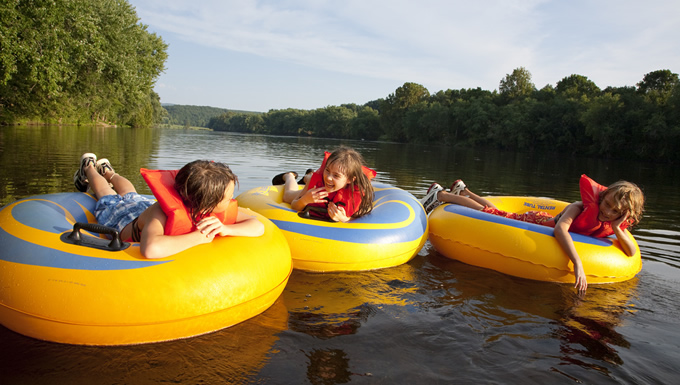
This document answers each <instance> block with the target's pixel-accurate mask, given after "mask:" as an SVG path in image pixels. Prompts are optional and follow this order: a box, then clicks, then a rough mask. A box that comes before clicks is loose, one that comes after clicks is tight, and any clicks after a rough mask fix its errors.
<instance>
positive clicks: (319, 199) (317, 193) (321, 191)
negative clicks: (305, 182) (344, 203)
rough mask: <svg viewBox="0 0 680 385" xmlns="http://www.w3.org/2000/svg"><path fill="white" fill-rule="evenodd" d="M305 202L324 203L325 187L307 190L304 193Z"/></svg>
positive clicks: (325, 196)
mask: <svg viewBox="0 0 680 385" xmlns="http://www.w3.org/2000/svg"><path fill="white" fill-rule="evenodd" d="M305 196H306V200H307V202H308V203H307V204H309V203H326V199H325V198H327V197H328V191H326V188H325V187H317V188H313V189H311V190H308V191H307V193H306V194H305Z"/></svg>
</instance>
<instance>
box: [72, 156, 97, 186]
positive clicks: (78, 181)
mask: <svg viewBox="0 0 680 385" xmlns="http://www.w3.org/2000/svg"><path fill="white" fill-rule="evenodd" d="M90 164H91V165H93V166H96V165H97V155H95V154H92V153H90V152H86V153H85V154H83V155H82V156H81V157H80V167H79V168H78V170H76V173H75V174H74V175H73V185H75V186H76V189H77V190H78V191H82V192H85V191H87V188H88V187H89V186H90V182H89V181H88V180H87V175H85V168H86V167H87V166H89V165H90Z"/></svg>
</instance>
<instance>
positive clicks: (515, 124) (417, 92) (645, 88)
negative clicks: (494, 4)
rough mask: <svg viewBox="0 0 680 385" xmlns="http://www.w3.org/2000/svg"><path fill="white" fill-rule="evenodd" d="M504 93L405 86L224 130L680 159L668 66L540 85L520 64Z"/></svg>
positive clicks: (240, 119)
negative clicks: (381, 95)
mask: <svg viewBox="0 0 680 385" xmlns="http://www.w3.org/2000/svg"><path fill="white" fill-rule="evenodd" d="M500 90H501V91H500V93H497V92H496V91H493V92H491V91H486V90H482V89H481V88H474V89H460V90H451V89H449V90H446V91H438V92H437V93H435V94H432V95H431V94H430V92H429V91H428V90H427V89H426V88H425V87H423V86H422V85H419V84H415V83H405V84H404V85H403V86H402V87H399V88H398V89H397V90H396V91H395V92H394V93H393V94H390V95H389V96H388V97H387V98H385V99H379V100H374V101H371V102H368V103H366V104H365V105H363V106H357V105H354V104H345V105H342V106H339V107H336V106H328V107H325V108H320V109H316V110H311V111H306V110H297V109H286V110H271V111H269V112H267V113H264V114H260V115H253V114H243V113H236V112H233V111H230V112H227V113H224V114H222V115H220V116H218V117H215V118H213V119H211V120H210V123H209V124H208V127H210V128H213V129H215V130H223V131H235V132H249V133H261V134H274V135H305V136H307V135H308V136H318V137H329V138H345V139H366V140H378V139H380V140H391V141H398V142H410V143H437V144H444V145H452V146H455V145H466V146H494V147H498V148H504V149H512V150H519V151H539V150H540V151H557V152H559V153H562V154H573V155H582V156H603V157H612V158H635V159H645V160H656V161H665V162H678V161H680V155H679V154H680V86H679V85H678V75H677V74H674V73H672V72H670V71H668V70H662V71H654V72H651V73H649V74H647V75H645V76H644V77H643V79H642V81H641V82H640V83H638V85H637V89H636V88H635V87H619V88H612V87H608V88H605V89H604V90H601V89H600V88H599V87H598V86H597V85H596V84H595V83H594V82H593V81H591V80H589V79H588V78H587V77H585V76H583V75H570V76H567V77H565V78H563V79H561V80H560V81H558V82H557V84H556V86H554V87H553V86H552V85H546V86H545V87H543V88H541V89H540V90H537V89H536V88H535V87H534V85H533V83H531V74H530V73H529V71H527V70H526V69H525V68H518V69H516V70H515V71H513V72H512V74H509V75H506V77H505V78H504V79H503V80H502V81H501V87H500Z"/></svg>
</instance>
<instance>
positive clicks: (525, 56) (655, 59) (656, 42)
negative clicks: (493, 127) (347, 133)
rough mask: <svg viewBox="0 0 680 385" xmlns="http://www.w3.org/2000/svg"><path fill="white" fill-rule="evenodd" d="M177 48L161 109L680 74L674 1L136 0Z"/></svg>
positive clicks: (337, 100)
mask: <svg viewBox="0 0 680 385" xmlns="http://www.w3.org/2000/svg"><path fill="white" fill-rule="evenodd" d="M128 1H129V2H130V4H132V6H133V7H135V9H136V11H137V15H138V16H139V18H140V23H142V24H145V25H147V26H148V29H149V31H151V32H154V33H156V34H158V35H160V36H161V37H162V38H163V40H164V41H165V42H166V43H167V44H168V45H169V47H168V60H167V61H166V63H165V67H166V69H165V72H164V73H163V74H161V76H160V77H159V78H158V80H157V81H156V85H155V88H154V89H155V91H156V92H157V93H158V94H159V95H160V97H161V103H172V104H187V105H197V106H212V107H220V108H227V109H232V110H245V111H260V112H267V111H269V110H272V109H286V108H297V109H304V110H312V109H316V108H323V107H327V106H339V105H341V104H346V103H355V104H359V105H361V104H364V103H366V102H369V101H372V100H376V99H380V98H386V97H388V96H389V95H390V94H392V93H394V92H395V90H396V89H397V88H399V87H401V86H402V85H403V84H404V83H407V82H412V83H417V84H420V85H422V86H424V87H425V88H427V89H428V91H429V92H430V93H431V94H434V93H436V92H438V91H445V90H447V89H462V88H466V89H467V88H477V87H481V88H482V89H484V90H489V91H493V90H498V86H499V84H500V81H501V80H502V79H504V78H505V76H506V75H508V74H510V73H512V71H513V70H514V69H516V68H519V67H524V68H526V69H527V70H528V71H529V72H530V73H531V75H532V81H533V83H534V84H535V86H536V87H537V88H539V89H540V88H543V87H544V86H546V85H548V84H550V85H553V86H555V85H556V84H557V82H558V81H560V80H561V79H563V78H565V77H567V76H570V75H572V74H577V75H582V76H585V77H587V78H588V79H590V80H592V81H593V82H595V84H597V85H598V86H599V87H600V88H606V87H608V86H614V87H619V86H635V85H636V84H637V83H638V82H640V81H641V80H642V78H643V77H644V75H645V74H647V73H650V72H652V71H656V70H661V69H669V70H671V71H672V72H674V73H678V72H680V68H679V67H680V40H679V39H678V36H680V1H675V0H646V1H640V0H569V1H566V0H554V1H549V0H476V1H471V0H462V1H459V0H439V1H434V0H418V1H405V0H336V1H330V0H260V1H256V0H193V1H188V0H128Z"/></svg>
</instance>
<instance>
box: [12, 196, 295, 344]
mask: <svg viewBox="0 0 680 385" xmlns="http://www.w3.org/2000/svg"><path fill="white" fill-rule="evenodd" d="M94 205H95V199H94V198H93V197H92V196H90V195H88V194H85V193H63V194H51V195H40V196H34V197H30V198H26V199H22V200H19V201H16V202H14V203H11V204H9V205H7V206H5V207H4V208H2V210H1V211H0V244H1V245H2V248H1V249H0V282H2V290H0V323H1V324H2V325H4V326H5V327H7V328H9V329H11V330H14V331H16V332H18V333H21V334H24V335H27V336H29V337H34V338H37V339H41V340H47V341H54V342H61V343H69V344H82V345H125V344H139V343H146V342H157V341H165V340H174V339H179V338H185V337H191V336H196V335H200V334H205V333H209V332H212V331H215V330H219V329H222V328H225V327H228V326H231V325H234V324H236V323H239V322H241V321H244V320H246V319H248V318H251V317H254V316H255V315H257V314H260V313H262V312H263V311H264V310H266V309H267V308H269V307H270V306H271V305H272V304H273V303H274V301H275V300H276V299H277V298H278V297H279V295H280V294H281V292H282V291H283V289H284V287H285V286H286V283H287V282H288V278H289V276H290V274H291V272H292V260H291V257H290V249H289V248H288V243H287V242H286V239H285V238H284V236H283V234H282V233H281V231H280V230H279V229H278V228H277V227H276V226H274V224H273V223H272V222H271V221H269V220H267V219H266V218H264V217H262V216H260V215H257V217H258V219H259V220H260V221H261V222H262V223H264V225H265V234H264V235H262V236H260V237H255V238H248V237H224V238H216V239H215V240H214V241H213V242H212V243H209V244H205V245H199V246H196V247H193V248H191V249H189V250H186V251H184V252H181V253H178V254H175V255H173V256H171V257H168V258H163V259H157V260H149V259H145V258H143V257H142V256H141V254H140V252H139V244H138V243H132V244H130V245H129V247H127V248H126V249H123V250H119V251H109V250H103V249H96V248H90V247H85V246H80V245H75V244H69V243H65V242H64V241H63V240H62V236H63V235H65V234H67V233H71V230H72V229H73V224H74V223H75V222H90V223H96V220H95V218H94V216H93V214H92V213H93V211H94ZM241 210H245V209H241ZM82 236H83V238H84V239H89V238H99V236H98V235H96V234H95V233H89V232H83V233H82ZM88 237H89V238H88ZM101 240H103V241H104V243H106V242H108V241H107V240H104V239H101Z"/></svg>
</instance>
